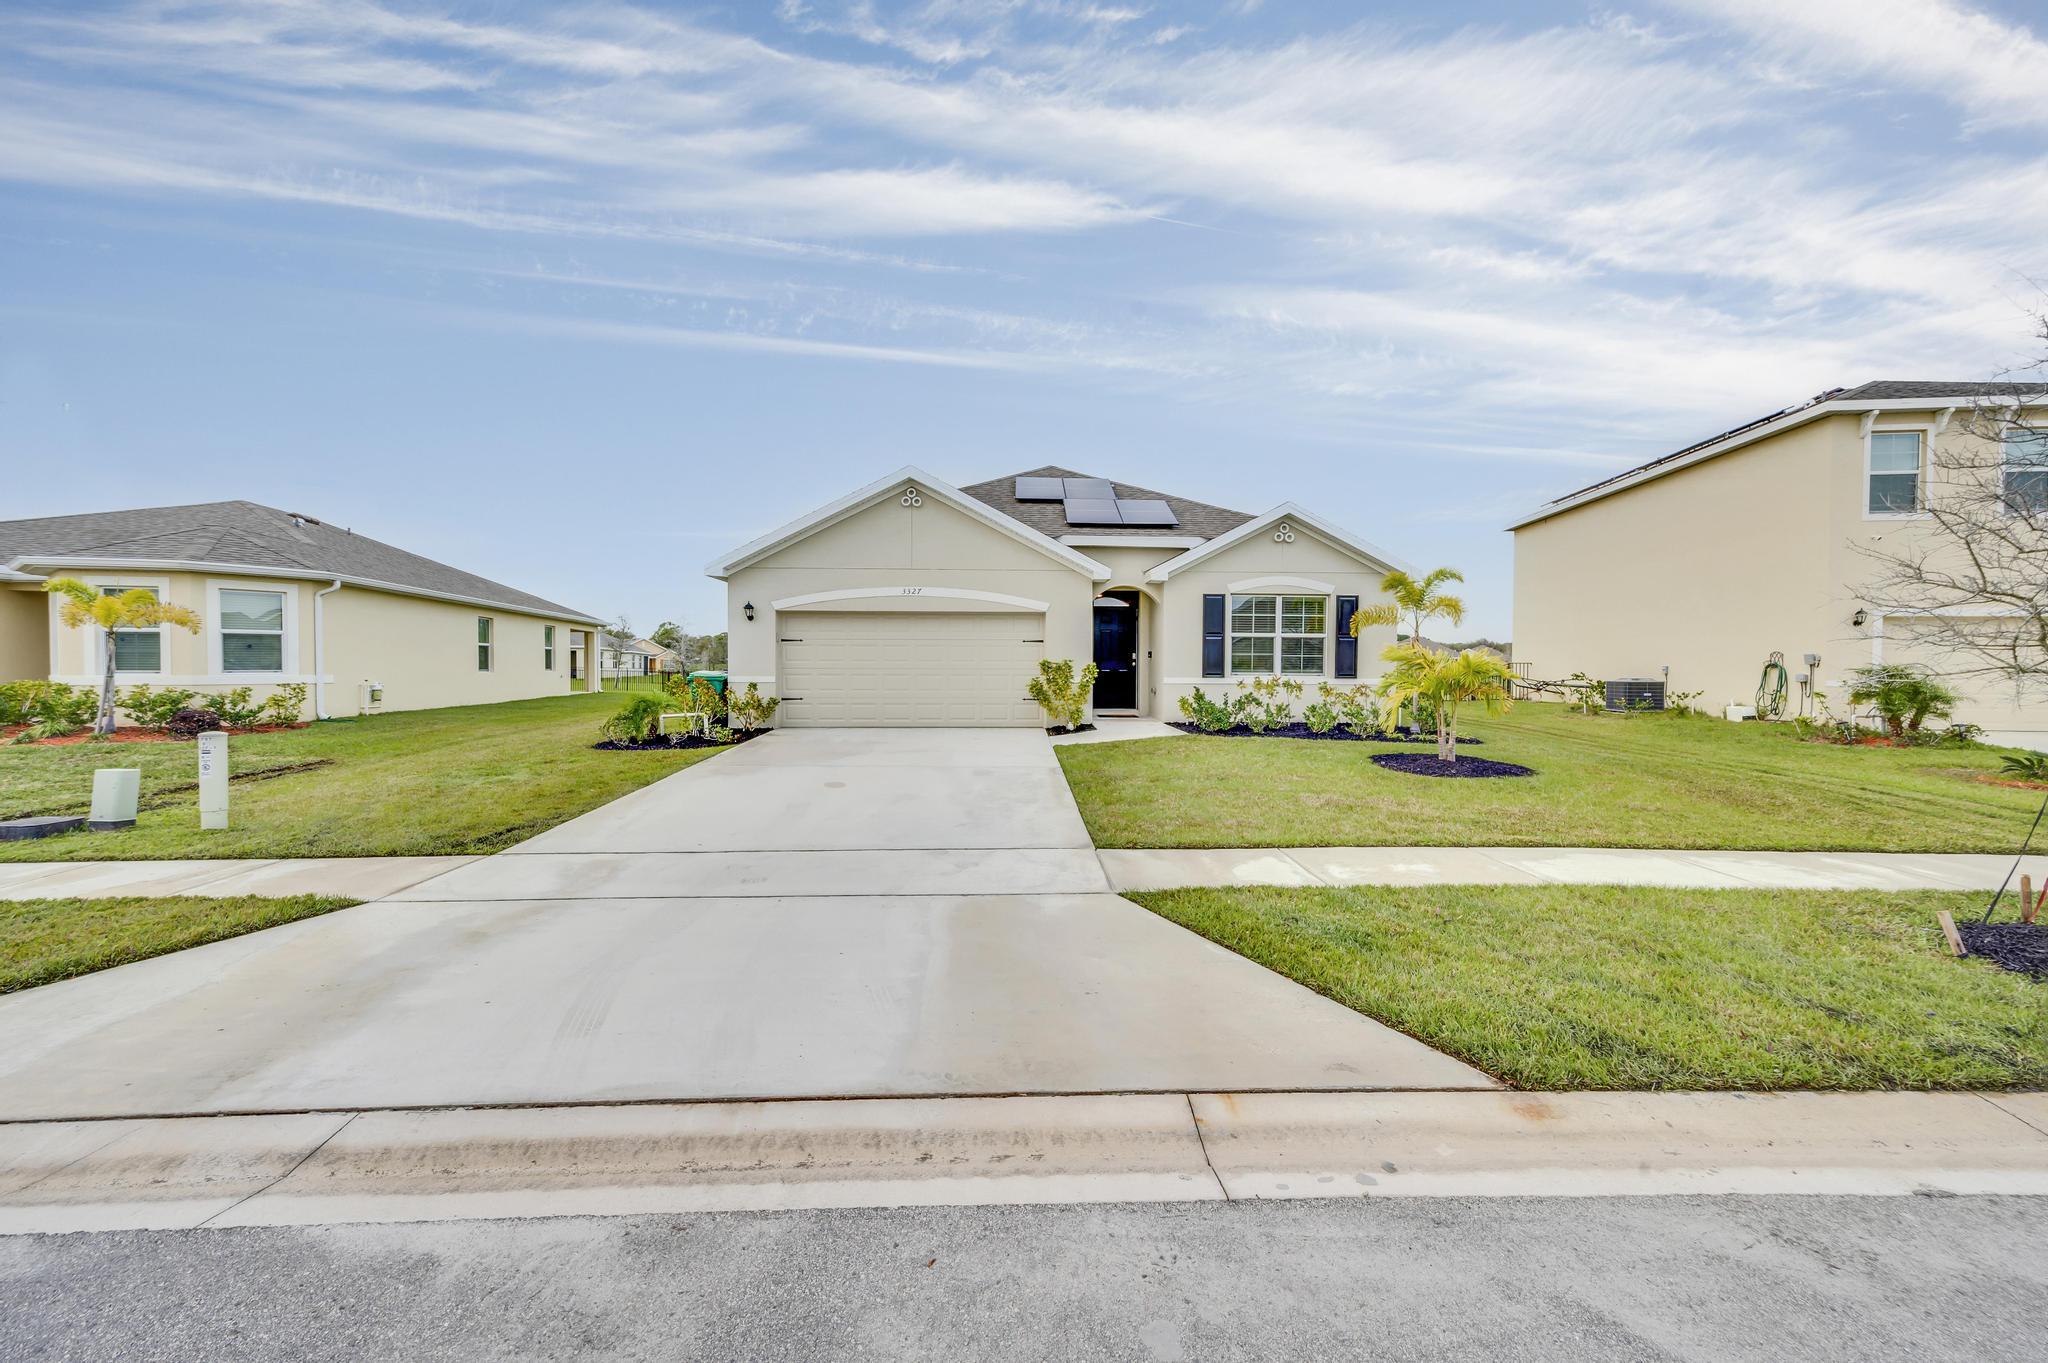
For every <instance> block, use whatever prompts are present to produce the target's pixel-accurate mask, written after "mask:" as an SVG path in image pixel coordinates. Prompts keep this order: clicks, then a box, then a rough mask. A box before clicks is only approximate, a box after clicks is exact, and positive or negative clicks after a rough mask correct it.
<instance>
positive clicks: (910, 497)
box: [898, 485, 924, 506]
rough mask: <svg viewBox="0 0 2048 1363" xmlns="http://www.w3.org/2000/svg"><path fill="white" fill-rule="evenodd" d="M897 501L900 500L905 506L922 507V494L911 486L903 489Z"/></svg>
mask: <svg viewBox="0 0 2048 1363" xmlns="http://www.w3.org/2000/svg"><path fill="white" fill-rule="evenodd" d="M898 500H900V501H901V502H902V503H903V505H905V506H923V505H924V494H923V493H921V492H919V491H918V490H917V488H916V487H915V486H914V485H913V486H911V487H906V488H904V489H903V496H902V497H901V498H899V499H898Z"/></svg>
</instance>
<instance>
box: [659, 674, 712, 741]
mask: <svg viewBox="0 0 2048 1363" xmlns="http://www.w3.org/2000/svg"><path fill="white" fill-rule="evenodd" d="M661 689H662V691H663V692H665V693H666V694H667V695H668V698H669V700H670V701H671V702H673V704H674V708H675V709H678V710H682V711H686V712H688V713H691V714H699V715H703V716H704V717H705V722H706V723H707V724H709V725H711V726H712V727H713V728H717V727H718V726H720V725H721V724H723V723H724V722H725V694H724V693H723V692H721V691H720V690H719V689H718V688H717V687H715V686H713V685H712V684H711V683H710V682H708V681H706V680H705V679H704V678H702V677H694V678H693V677H686V676H684V675H683V674H682V673H680V672H665V673H663V674H662V678H661Z"/></svg>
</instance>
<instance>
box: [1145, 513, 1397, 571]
mask: <svg viewBox="0 0 2048 1363" xmlns="http://www.w3.org/2000/svg"><path fill="white" fill-rule="evenodd" d="M1283 520H1289V521H1299V522H1301V524H1303V525H1305V526H1307V527H1308V528H1309V529H1310V530H1311V531H1313V532H1314V533H1315V534H1316V535H1317V536H1319V537H1320V538H1322V539H1324V540H1327V541H1328V542H1330V543H1332V544H1334V545H1336V546H1337V547H1338V548H1340V549H1343V550H1345V551H1346V552H1348V553H1351V554H1355V555H1357V556H1358V557H1359V558H1361V559H1364V560H1366V561H1367V562H1369V563H1372V564H1374V565H1375V566H1377V567H1379V568H1380V569H1382V570H1396V569H1398V570H1399V571H1401V572H1404V573H1413V572H1414V571H1415V568H1414V566H1413V565H1412V564H1410V563H1407V562H1405V561H1404V560H1402V559H1399V558H1396V557H1395V556H1394V555H1392V554H1390V553H1388V552H1387V551H1386V550H1384V549H1382V548H1380V547H1379V546H1378V545H1377V544H1374V543H1373V542H1372V541H1371V540H1368V539H1365V538H1363V537H1361V536H1358V535H1354V534H1352V533H1351V532H1350V531H1349V530H1346V529H1345V528H1344V527H1342V526H1340V525H1337V524H1335V523H1334V522H1331V521H1327V520H1324V519H1323V518H1322V517H1321V516H1318V515H1316V514H1315V513H1314V512H1313V511H1310V510H1308V509H1307V508H1306V507H1304V506H1302V505H1300V504H1299V503H1296V502H1282V503H1281V504H1280V505H1279V506H1276V507H1274V508H1273V509H1272V510H1271V511H1268V512H1266V513H1264V514H1263V515H1258V516H1254V517H1252V518H1251V519H1250V520H1248V521H1246V522H1245V523H1244V524H1243V525H1240V526H1238V527H1237V528H1236V529H1235V530H1231V531H1228V532H1226V533H1224V534H1221V535H1218V536H1216V538H1214V539H1212V540H1207V541H1205V542H1204V543H1202V544H1199V545H1197V546H1196V547H1194V548H1193V549H1190V550H1188V551H1187V552H1186V553H1184V554H1178V555H1176V556H1174V557H1173V558H1170V559H1168V560H1167V561H1166V562H1164V563H1162V564H1160V565H1159V566H1158V567H1156V568H1154V569H1153V570H1152V571H1151V572H1150V573H1149V574H1147V575H1146V580H1147V581H1151V582H1165V581H1167V580H1168V579H1169V578H1171V577H1172V576H1173V575H1174V574H1175V573H1178V572H1181V571H1183V570H1184V569H1187V568H1192V567H1194V566H1195V565H1196V564H1198V563H1201V562H1203V561H1204V560H1206V559H1209V558H1212V557H1214V556H1215V555H1217V554H1220V553H1222V552H1223V551H1225V550H1226V549H1229V548H1231V547H1232V546H1233V545H1237V544H1242V543H1243V542H1244V541H1246V540H1248V539H1250V538H1251V537H1252V536H1254V535H1256V534H1258V533H1260V532H1261V531H1263V530H1265V529H1266V528H1267V527H1268V526H1272V525H1276V524H1278V523H1279V522H1280V521H1283Z"/></svg>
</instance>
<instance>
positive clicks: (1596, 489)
mask: <svg viewBox="0 0 2048 1363" xmlns="http://www.w3.org/2000/svg"><path fill="white" fill-rule="evenodd" d="M2039 397H2048V383H1959V382H1958V383H1951V382H1948V381H1946V380H1939V379H1879V380H1876V381H1874V382H1871V383H1865V384H1859V385H1857V386H1856V387H1854V388H1830V389H1828V390H1827V391H1826V392H1825V393H1820V394H1817V395H1815V396H1814V397H1811V398H1808V399H1807V400H1806V401H1804V402H1800V403H1795V404H1793V405H1792V406H1790V407H1784V408H1781V409H1779V410H1778V411H1775V412H1772V413H1771V414H1770V415H1768V416H1760V417H1758V418H1756V419H1755V420H1754V421H1745V422H1744V423H1743V424H1742V425H1740V426H1733V427H1730V428H1729V429H1728V430H1725V431H1723V432H1721V433H1720V434H1719V435H1711V436H1708V437H1707V438H1706V439H1705V440H1698V441H1695V442H1693V443H1692V444H1690V445H1687V446H1686V447H1685V448H1684V449H1679V450H1673V451H1672V452H1671V453H1669V454H1660V455H1658V456H1657V457H1656V458H1655V459H1652V460H1650V461H1648V462H1647V463H1642V464H1638V465H1636V466H1635V467H1634V468H1631V469H1625V470H1623V471H1622V472H1620V473H1617V474H1614V475H1612V476H1611V477H1607V478H1603V479H1601V480H1600V481H1599V482H1597V483H1589V484H1587V485H1586V486H1585V487H1582V488H1580V489H1578V490H1577V491H1575V492H1567V493H1565V494H1564V495H1563V496H1562V497H1554V498H1552V499H1551V500H1550V501H1547V502H1545V503H1544V504H1543V505H1542V506H1540V507H1538V508H1536V510H1534V511H1532V512H1530V513H1529V514H1528V515H1526V516H1522V517H1519V518H1517V519H1516V520H1513V521H1510V522H1509V523H1508V526H1507V528H1508V529H1510V530H1519V529H1521V528H1522V527H1523V526H1525V525H1531V524H1534V523H1535V522H1537V521H1541V520H1547V519H1549V518H1550V517H1552V516H1555V515H1557V514H1558V513H1560V512H1563V511H1570V510H1572V509H1573V508H1575V507H1579V506H1583V505H1585V504H1586V503H1587V502H1595V501H1598V500H1600V499H1601V498H1602V497H1606V496H1610V495H1612V494H1613V493H1616V492H1620V491H1622V490H1623V489H1624V488H1630V487H1634V486H1636V485H1637V484H1638V483H1646V482H1648V481H1650V480H1651V479H1652V478H1661V477H1663V476H1664V475H1665V474H1667V473H1675V472H1677V471H1678V470H1679V469H1682V468H1688V467H1690V466H1692V465H1693V464H1697V463H1699V462H1701V461H1702V460H1706V459H1711V458H1713V457H1715V456H1716V455H1722V454H1727V453H1729V452H1730V451H1731V450H1738V449H1741V448H1742V447H1743V446H1744V445H1749V444H1753V443H1755V442H1756V441H1758V440H1762V439H1764V438H1766V437H1767V436H1773V435H1777V434H1779V433H1780V432H1783V431H1788V430H1791V429H1792V428H1793V427H1795V426H1802V425H1804V424H1805V423H1807V422H1809V421H1814V420H1817V419H1819V418H1821V417H1824V416H1835V415H1838V414H1841V413H1845V412H1849V413H1853V412H1866V413H1867V412H1875V411H1883V410H1891V411H1899V410H1920V409H1929V408H1932V409H1940V408H1944V407H1966V406H1969V405H1970V404H1972V403H1975V402H1982V401H1983V400H1984V399H1986V398H2039Z"/></svg>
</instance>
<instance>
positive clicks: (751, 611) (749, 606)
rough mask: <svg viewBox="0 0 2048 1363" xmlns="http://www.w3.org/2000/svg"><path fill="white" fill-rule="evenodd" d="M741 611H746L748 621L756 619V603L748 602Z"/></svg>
mask: <svg viewBox="0 0 2048 1363" xmlns="http://www.w3.org/2000/svg"><path fill="white" fill-rule="evenodd" d="M740 609H741V610H743V611H745V612H746V613H747V619H749V620H751V619H753V618H754V603H753V602H751V601H749V602H748V603H747V604H746V605H744V606H741V607H740Z"/></svg>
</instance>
